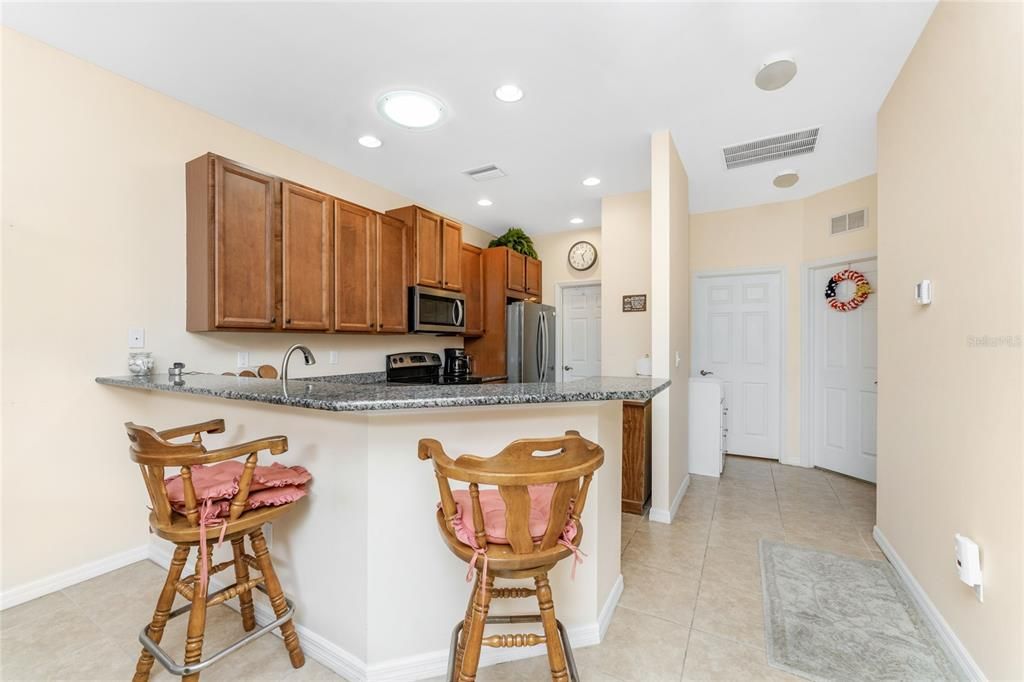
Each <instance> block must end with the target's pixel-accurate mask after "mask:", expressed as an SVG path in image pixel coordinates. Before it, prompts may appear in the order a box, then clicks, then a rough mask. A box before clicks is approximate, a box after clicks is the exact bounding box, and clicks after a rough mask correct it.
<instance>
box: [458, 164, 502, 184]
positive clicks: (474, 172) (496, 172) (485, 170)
mask: <svg viewBox="0 0 1024 682" xmlns="http://www.w3.org/2000/svg"><path fill="white" fill-rule="evenodd" d="M462 174H463V175H468V176H469V177H471V178H473V179H474V180H476V181H477V182H483V181H484V180H497V179H498V178H503V177H505V171H503V170H501V169H500V168H498V167H497V166H495V165H494V164H493V163H489V164H487V165H486V166H480V167H479V168H470V169H469V170H464V171H462Z"/></svg>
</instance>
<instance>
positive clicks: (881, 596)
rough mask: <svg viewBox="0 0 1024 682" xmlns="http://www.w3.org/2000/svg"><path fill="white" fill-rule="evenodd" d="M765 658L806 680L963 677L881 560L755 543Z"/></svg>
mask: <svg viewBox="0 0 1024 682" xmlns="http://www.w3.org/2000/svg"><path fill="white" fill-rule="evenodd" d="M760 549H761V584H762V585H763V587H764V616H765V619H764V622H765V625H764V630H765V642H766V644H767V646H768V662H769V663H770V664H771V665H773V666H774V667H776V668H780V669H782V670H785V671H787V672H790V673H793V674H795V675H800V676H801V677H806V678H807V679H810V680H823V681H824V680H830V681H831V680H964V679H966V678H965V677H964V675H963V673H962V671H961V670H960V669H959V667H958V666H957V665H955V664H954V663H953V662H952V661H951V660H950V658H949V656H948V655H947V653H946V650H945V649H944V647H943V645H942V644H941V642H940V640H939V638H938V635H937V634H936V633H935V631H934V630H933V628H932V627H931V625H930V624H929V623H928V622H927V621H926V620H925V618H924V616H923V615H921V613H920V611H918V608H917V605H916V604H915V603H914V600H913V597H911V596H910V594H909V593H907V591H906V589H905V588H904V587H903V584H902V583H901V582H900V579H899V576H897V575H896V571H895V570H893V568H892V566H890V565H889V564H888V562H885V561H868V560H863V559H853V558H850V557H845V556H840V555H838V554H833V553H832V552H822V551H819V550H815V549H810V548H808V547H797V546H795V545H787V544H785V543H781V542H772V541H770V540H761V547H760Z"/></svg>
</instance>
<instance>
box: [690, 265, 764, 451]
mask: <svg viewBox="0 0 1024 682" xmlns="http://www.w3.org/2000/svg"><path fill="white" fill-rule="evenodd" d="M782 302H783V292H782V271H781V270H759V271H744V272H730V273H721V274H716V273H709V274H699V275H697V276H696V277H695V282H694V287H693V340H692V365H691V367H692V368H693V373H694V375H695V376H713V377H715V378H717V379H718V380H720V381H721V382H722V391H723V394H724V396H725V407H726V408H727V410H728V412H727V413H726V418H725V428H726V429H727V437H726V444H727V445H726V448H727V451H728V452H729V453H730V454H735V455H745V456H747V457H763V458H767V459H779V453H780V451H781V442H782V388H783V386H782V348H783V343H782V329H783V325H782V318H783V308H782Z"/></svg>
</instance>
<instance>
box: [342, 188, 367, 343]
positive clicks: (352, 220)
mask: <svg viewBox="0 0 1024 682" xmlns="http://www.w3.org/2000/svg"><path fill="white" fill-rule="evenodd" d="M376 259H377V214H376V213H374V212H373V211H371V210H370V209H368V208H363V207H362V206H356V205H355V204H350V203H348V202H347V201H342V200H340V199H335V201H334V329H335V330H337V331H340V332H371V331H374V330H376V328H377V285H376V275H377V273H376V270H377V268H376Z"/></svg>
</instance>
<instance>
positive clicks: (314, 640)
mask: <svg viewBox="0 0 1024 682" xmlns="http://www.w3.org/2000/svg"><path fill="white" fill-rule="evenodd" d="M149 550H150V551H149V555H148V558H149V559H150V560H152V561H153V562H155V563H156V564H158V565H160V566H163V567H165V568H166V567H167V566H170V563H171V554H170V552H169V551H167V550H166V549H165V548H162V547H160V546H158V545H155V544H154V545H150V546H149ZM143 558H145V557H143ZM228 584H229V582H228V581H226V580H223V579H221V578H219V577H218V576H213V577H211V578H210V587H211V588H212V589H218V590H219V589H221V588H223V587H226V586H227V585H228ZM622 589H623V582H622V576H621V575H620V576H619V577H618V578H617V579H616V581H615V584H614V585H613V586H612V590H611V592H610V593H609V594H608V598H607V599H606V600H605V603H604V605H603V606H602V607H601V612H600V614H599V616H598V620H597V622H596V623H590V624H587V625H578V626H575V627H571V628H568V631H569V641H570V642H571V643H572V647H573V649H580V648H583V647H586V646H591V645H593V644H599V643H600V642H601V639H602V638H603V637H604V634H605V632H606V631H607V630H608V625H609V624H610V623H611V619H612V615H613V614H614V613H615V607H616V606H617V605H618V603H619V597H620V596H622ZM225 603H226V604H227V605H228V606H230V607H231V608H233V609H235V610H237V602H236V601H235V600H230V601H228V602H225ZM254 606H255V611H256V622H257V623H258V624H260V625H263V624H265V623H269V622H270V621H272V620H274V613H273V611H271V610H270V608H269V607H267V606H266V605H265V604H261V603H259V602H257V603H256V604H254ZM295 630H296V632H298V634H299V640H300V641H301V642H302V650H303V651H304V652H305V654H306V656H308V657H309V658H311V659H313V660H314V661H316V662H317V663H320V664H321V665H323V666H325V667H327V668H330V669H331V670H333V671H334V672H336V673H338V674H339V675H341V676H342V677H344V678H345V679H347V680H351V682H398V681H406V682H407V681H408V680H425V679H429V678H432V677H438V676H441V675H444V674H445V673H446V672H447V670H448V650H447V649H440V650H437V651H430V652H427V653H423V654H416V655H415V656H406V657H404V658H396V659H392V660H389V661H383V662H381V663H374V664H370V665H367V663H366V662H365V661H363V660H362V659H361V658H359V657H358V656H356V655H355V654H352V653H350V652H348V651H346V650H345V649H343V648H341V647H340V646H338V645H336V644H334V643H333V642H331V641H329V640H327V639H325V638H324V637H321V636H320V635H318V634H317V633H315V632H313V631H312V630H310V629H309V628H307V627H305V626H303V625H301V624H299V623H296V624H295ZM274 634H275V635H277V636H278V637H280V636H281V633H280V630H274ZM541 655H544V650H543V649H542V648H539V647H531V648H521V649H491V648H485V649H484V650H483V651H482V652H481V655H480V667H481V668H484V667H487V666H491V665H495V664H497V663H504V662H506V661H514V660H519V659H522V658H530V657H531V656H541Z"/></svg>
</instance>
